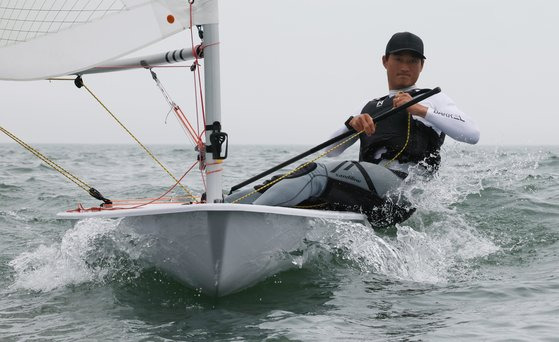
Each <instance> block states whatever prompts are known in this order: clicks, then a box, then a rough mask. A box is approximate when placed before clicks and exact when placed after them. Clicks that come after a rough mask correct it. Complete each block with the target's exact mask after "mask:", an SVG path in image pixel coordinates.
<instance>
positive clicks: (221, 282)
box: [59, 203, 366, 296]
mask: <svg viewBox="0 0 559 342" xmlns="http://www.w3.org/2000/svg"><path fill="white" fill-rule="evenodd" d="M59 216H61V217H64V218H69V219H80V218H86V217H124V219H123V220H122V221H121V223H120V225H121V226H123V227H126V228H131V229H133V231H135V232H137V233H139V234H141V235H142V237H145V238H147V239H148V241H149V242H150V243H149V247H148V249H149V250H147V251H145V252H146V253H144V254H145V255H146V256H147V258H148V259H149V260H148V261H149V262H151V263H152V264H153V265H154V266H156V267H158V268H160V269H162V270H164V271H166V272H168V273H169V274H171V275H172V276H174V277H176V278H178V279H179V280H181V281H182V282H184V283H186V284H187V285H189V286H191V287H193V288H196V289H201V291H202V292H204V293H206V294H208V295H211V296H224V295H227V294H230V293H233V292H236V291H240V290H242V289H244V288H247V287H249V286H251V285H254V284H256V283H257V282H259V281H262V280H264V279H265V278H267V277H269V276H271V275H273V274H276V273H278V272H281V271H284V270H286V269H289V268H290V267H294V265H293V263H292V259H291V258H289V257H288V254H287V253H289V252H292V251H295V250H298V249H301V248H304V240H305V238H307V237H308V236H309V233H311V232H312V230H313V226H314V225H313V224H312V222H311V221H312V220H314V219H339V220H344V221H348V220H349V221H355V222H361V223H363V224H366V218H365V217H364V216H363V215H361V214H356V213H347V212H331V211H318V210H307V209H294V208H282V207H268V206H258V205H246V204H227V203H223V204H194V205H179V204H158V205H152V206H147V207H143V208H140V209H129V210H114V211H102V212H93V213H91V212H84V213H69V212H66V213H61V214H59Z"/></svg>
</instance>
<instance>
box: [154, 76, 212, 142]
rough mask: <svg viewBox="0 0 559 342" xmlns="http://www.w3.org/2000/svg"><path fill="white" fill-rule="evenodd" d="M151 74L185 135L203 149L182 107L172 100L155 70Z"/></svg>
mask: <svg viewBox="0 0 559 342" xmlns="http://www.w3.org/2000/svg"><path fill="white" fill-rule="evenodd" d="M149 72H150V73H151V78H153V80H154V81H155V84H156V85H157V87H158V88H159V90H160V91H161V93H162V94H163V97H164V98H165V100H166V101H167V104H168V105H169V106H170V107H171V110H173V111H174V112H175V115H176V117H177V119H178V120H179V122H180V123H181V124H182V126H183V130H185V133H187V135H189V136H190V138H191V139H192V140H193V141H194V144H195V145H196V146H198V147H199V148H200V147H202V145H203V143H202V141H201V139H200V137H199V136H198V135H197V134H196V131H195V130H194V127H192V124H190V121H188V119H187V118H186V115H185V114H184V112H183V111H182V109H181V108H180V106H179V105H178V104H177V103H176V102H175V101H174V100H173V99H172V98H171V95H170V94H169V92H167V90H166V89H165V87H164V86H163V84H162V83H161V81H160V80H159V78H158V77H157V74H156V73H155V72H154V71H153V70H151V68H150V69H149Z"/></svg>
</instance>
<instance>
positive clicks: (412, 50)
mask: <svg viewBox="0 0 559 342" xmlns="http://www.w3.org/2000/svg"><path fill="white" fill-rule="evenodd" d="M402 51H409V52H413V53H415V54H416V55H418V56H419V57H421V58H423V59H427V57H425V56H423V54H422V53H421V52H419V51H417V50H414V49H409V48H404V49H396V50H392V51H388V53H396V52H402Z"/></svg>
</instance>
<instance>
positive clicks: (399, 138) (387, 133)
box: [359, 89, 444, 168]
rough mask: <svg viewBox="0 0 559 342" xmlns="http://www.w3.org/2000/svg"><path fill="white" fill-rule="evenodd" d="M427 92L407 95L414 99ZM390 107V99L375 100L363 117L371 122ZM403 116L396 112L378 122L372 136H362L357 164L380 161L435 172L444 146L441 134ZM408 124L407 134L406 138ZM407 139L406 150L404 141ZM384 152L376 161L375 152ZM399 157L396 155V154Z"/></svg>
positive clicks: (421, 91) (366, 107)
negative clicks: (409, 164)
mask: <svg viewBox="0 0 559 342" xmlns="http://www.w3.org/2000/svg"><path fill="white" fill-rule="evenodd" d="M427 92H430V90H429V89H413V90H411V91H409V92H408V93H409V94H410V95H412V96H413V97H417V96H420V95H422V94H425V93H427ZM392 107H393V98H391V97H389V96H388V95H387V96H384V97H381V98H377V99H374V100H372V101H370V102H369V103H367V105H365V107H364V108H363V110H362V113H367V114H369V115H371V116H372V117H373V119H374V118H377V117H380V116H382V115H383V114H384V113H385V112H387V111H389V110H391V108H392ZM407 116H408V114H407V113H406V112H399V113H395V114H393V115H391V116H390V117H387V118H386V119H384V120H383V121H381V122H379V123H378V124H377V127H376V131H375V134H373V135H370V136H366V135H361V136H360V137H359V138H360V140H361V146H360V151H359V160H360V161H367V162H371V163H375V164H378V163H379V162H380V161H381V160H382V159H386V160H390V159H393V158H395V157H396V156H398V157H397V160H398V161H400V162H402V163H406V162H414V163H419V162H425V164H427V165H428V166H432V167H433V168H436V167H437V166H438V164H439V163H440V155H439V150H440V147H441V145H442V144H443V142H444V134H441V135H440V136H439V134H437V132H436V131H435V130H434V129H432V128H431V127H428V126H426V125H425V124H423V123H422V122H420V121H419V120H411V121H408V117H407ZM408 124H409V125H410V127H409V130H410V134H409V137H408V133H407V132H408ZM407 139H409V141H408V144H407V146H406V140H407ZM404 146H406V147H405V149H404ZM383 147H384V148H386V150H387V151H386V152H385V153H383V154H382V155H381V156H380V158H378V159H377V158H375V154H376V151H378V150H379V149H381V148H383ZM400 151H401V153H400V154H399V155H398V152H400Z"/></svg>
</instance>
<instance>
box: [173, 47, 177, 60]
mask: <svg viewBox="0 0 559 342" xmlns="http://www.w3.org/2000/svg"><path fill="white" fill-rule="evenodd" d="M176 53H177V50H175V51H173V60H174V61H175V62H178V61H177V57H176V55H175V54H176Z"/></svg>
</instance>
